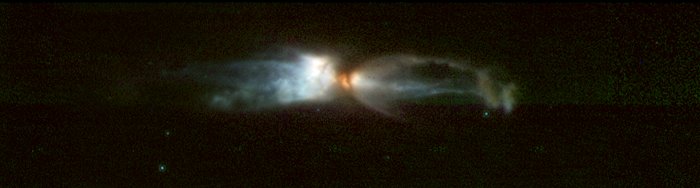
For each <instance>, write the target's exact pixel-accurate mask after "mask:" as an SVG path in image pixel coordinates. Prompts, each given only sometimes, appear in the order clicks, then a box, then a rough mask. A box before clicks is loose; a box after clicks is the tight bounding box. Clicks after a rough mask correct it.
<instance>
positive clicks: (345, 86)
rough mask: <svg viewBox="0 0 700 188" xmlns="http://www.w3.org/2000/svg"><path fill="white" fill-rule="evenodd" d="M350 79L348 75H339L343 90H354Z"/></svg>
mask: <svg viewBox="0 0 700 188" xmlns="http://www.w3.org/2000/svg"><path fill="white" fill-rule="evenodd" d="M348 77H349V76H348V74H347V73H341V74H340V75H338V80H339V81H340V86H342V87H343V89H345V91H350V90H352V86H351V85H350V79H349V78H348Z"/></svg>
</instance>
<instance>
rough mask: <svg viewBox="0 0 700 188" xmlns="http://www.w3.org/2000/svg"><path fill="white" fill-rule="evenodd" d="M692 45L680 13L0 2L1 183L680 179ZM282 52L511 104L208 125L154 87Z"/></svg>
mask: <svg viewBox="0 0 700 188" xmlns="http://www.w3.org/2000/svg"><path fill="white" fill-rule="evenodd" d="M699 46H700V6H698V5H697V4H429V3H422V4H410V3H388V4H375V3H372V4H368V3H365V4H330V3H328V4H255V3H249V4H180V3H167V4H166V3H164V4H145V3H139V4H0V104H2V108H0V141H2V144H0V149H1V150H2V151H3V152H2V153H0V159H2V160H0V174H11V175H10V176H3V175H0V185H2V184H4V183H7V182H8V181H6V180H10V181H9V183H10V184H11V185H16V186H20V187H21V186H22V185H25V186H29V185H41V184H42V183H45V185H50V186H57V185H65V186H69V187H75V186H76V185H83V186H85V185H87V186H99V185H112V186H115V185H122V186H125V187H129V186H131V187H133V186H136V187H142V186H146V185H152V186H146V187H154V186H158V185H160V186H168V185H170V186H174V187H182V186H185V187H187V185H191V186H196V185H219V186H222V185H223V186H226V187H229V186H231V185H232V186H240V185H268V186H270V185H271V186H275V185H289V184H288V183H290V182H292V183H293V182H297V183H300V184H301V185H317V186H319V185H320V186H328V185H330V186H333V185H341V186H342V185H345V186H348V185H350V186H353V185H354V186H367V185H369V186H372V185H394V186H395V185H399V186H403V185H406V187H410V186H428V187H430V186H431V185H434V186H437V187H449V186H448V185H453V186H457V187H459V186H463V185H469V186H468V187H470V186H476V187H480V186H486V187H489V186H496V187H499V186H507V185H510V186H521V187H527V185H531V186H534V185H538V186H536V187H542V186H541V185H548V186H551V185H565V186H566V185H584V186H585V185H589V186H591V185H592V186H596V187H610V186H613V187H615V186H626V185H631V186H633V187H634V186H638V185H652V186H653V185H654V184H650V183H651V182H654V181H655V180H656V179H660V180H661V181H663V182H661V183H659V184H658V185H671V186H673V185H685V184H688V185H695V184H697V177H699V176H698V174H700V173H699V171H698V169H700V168H697V164H698V163H697V162H695V161H696V160H697V158H698V157H697V156H698V155H700V154H699V153H698V152H699V151H700V150H698V149H697V146H698V145H699V144H700V137H698V135H700V134H698V132H699V131H698V130H697V127H698V126H697V122H698V119H697V118H698V117H697V112H698V109H697V107H695V106H697V104H699V103H700V90H698V88H700V77H699V74H698V71H700V62H698V58H699V57H700V48H699ZM280 48H282V49H284V48H298V49H304V50H310V51H330V52H333V53H334V54H337V55H338V56H339V59H341V60H342V63H343V65H344V67H343V68H345V69H351V68H353V67H354V66H357V65H358V64H360V63H362V62H365V61H367V60H369V59H372V58H376V57H379V56H383V55H390V54H394V53H405V54H414V55H424V56H433V57H440V58H451V59H466V60H469V61H470V62H471V63H472V64H474V65H477V66H482V67H490V68H493V69H494V71H495V72H502V73H503V74H501V75H499V77H500V78H501V79H505V80H512V81H514V82H515V83H516V85H517V86H518V87H519V92H520V93H519V98H518V101H519V102H520V106H518V108H516V111H515V112H514V113H513V114H511V115H510V116H499V115H496V114H495V113H494V115H492V117H486V116H483V117H482V113H481V112H482V111H480V110H482V108H481V107H478V106H477V107H475V106H459V105H458V106H439V105H438V106H431V105H430V104H428V105H424V106H419V107H415V108H411V109H412V110H414V111H412V112H415V114H417V115H416V116H415V117H412V118H413V119H411V120H409V121H414V122H410V123H406V122H398V121H395V120H394V119H391V118H386V117H384V116H382V115H381V114H378V113H373V112H372V111H371V110H368V109H365V108H363V107H362V106H354V107H347V108H338V107H337V106H334V105H310V106H303V105H302V106H300V107H299V106H297V107H294V108H290V109H288V110H284V109H283V110H278V111H274V112H270V113H259V114H256V113H240V114H237V113H210V112H208V111H200V109H193V108H189V107H191V106H193V105H194V106H196V105H198V104H199V103H200V102H201V101H198V100H195V99H197V97H200V96H198V94H201V91H203V90H205V89H206V88H202V87H200V86H198V85H196V84H189V83H186V82H182V80H180V79H163V77H161V73H162V72H163V71H171V70H178V69H180V68H183V67H185V66H186V65H188V64H200V63H204V64H206V63H211V62H227V61H232V60H241V59H247V58H251V57H259V56H260V55H261V54H263V55H269V53H270V52H277V51H279V49H280ZM266 53H268V54H266ZM341 102H343V101H341ZM339 103H340V102H339ZM589 104H591V105H599V106H594V107H591V106H588V105H589ZM541 105H544V107H543V106H541ZM556 105H561V106H556ZM618 105H623V106H624V105H631V106H632V108H628V107H629V106H625V107H619V106H618ZM640 105H650V106H652V107H649V106H645V107H641V106H640ZM656 105H660V107H659V106H656ZM174 106H180V107H184V108H173V107H174ZM338 106H341V105H338ZM601 106H602V107H601ZM678 106H686V107H688V106H690V107H688V108H676V107H678ZM162 166H163V167H167V169H161V167H162ZM3 169H9V171H12V173H2V172H4V171H2V170H3ZM298 176H302V177H301V178H299V177H298ZM533 177H534V178H533ZM357 180H362V181H357ZM440 180H445V181H453V180H454V181H455V182H457V183H455V184H447V183H445V182H440ZM42 181H43V182H42ZM270 182H272V183H270ZM324 182H325V183H329V184H323V183H324ZM12 183H16V184H12ZM22 183H26V184H22ZM664 183H665V184H664ZM10 187H15V186H10Z"/></svg>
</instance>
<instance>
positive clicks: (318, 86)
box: [179, 54, 336, 111]
mask: <svg viewBox="0 0 700 188" xmlns="http://www.w3.org/2000/svg"><path fill="white" fill-rule="evenodd" d="M179 74H180V75H183V76H186V77H189V78H191V79H193V80H195V81H197V82H199V83H201V84H205V85H207V86H210V88H211V89H210V90H211V91H209V92H207V93H206V94H204V100H205V102H206V103H208V106H209V107H211V108H214V109H218V110H230V111H254V110H265V109H270V108H274V107H279V106H284V105H289V104H294V103H298V102H308V101H327V100H329V99H331V98H332V93H333V86H334V85H336V83H335V82H336V80H335V79H336V72H335V62H334V60H333V59H332V58H330V57H327V56H318V55H312V54H301V55H299V56H298V57H295V58H292V59H284V60H264V61H243V62H231V63H223V64H208V65H190V66H188V67H186V68H185V69H184V70H182V71H180V72H179Z"/></svg>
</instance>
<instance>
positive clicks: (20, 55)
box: [0, 3, 700, 105]
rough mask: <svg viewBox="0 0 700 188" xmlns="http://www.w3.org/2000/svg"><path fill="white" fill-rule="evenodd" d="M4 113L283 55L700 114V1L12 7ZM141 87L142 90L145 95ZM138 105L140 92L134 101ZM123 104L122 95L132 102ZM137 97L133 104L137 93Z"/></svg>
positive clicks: (554, 100)
mask: <svg viewBox="0 0 700 188" xmlns="http://www.w3.org/2000/svg"><path fill="white" fill-rule="evenodd" d="M2 10H3V11H2V12H3V13H2V20H1V21H2V22H0V24H2V25H3V27H2V33H3V34H2V44H3V45H2V51H3V52H4V53H3V56H2V59H3V67H5V68H3V71H4V73H3V80H4V81H5V82H8V83H13V84H7V85H5V86H3V87H4V88H3V89H2V91H3V96H4V97H3V99H2V101H3V102H5V103H17V102H18V103H34V102H38V101H41V102H39V103H72V102H98V103H99V102H104V101H102V100H104V99H105V97H109V95H111V94H110V93H111V92H120V91H108V90H115V87H117V88H116V90H119V88H118V87H124V88H121V89H124V90H136V91H133V92H132V93H144V92H145V93H149V91H147V90H148V87H151V86H148V85H147V84H146V85H143V84H145V83H142V82H149V79H151V77H153V76H154V74H155V73H154V72H158V70H161V69H166V68H172V67H177V66H178V65H182V64H188V63H196V62H208V61H225V60H232V59H237V58H238V59H240V58H248V57H251V56H252V55H253V54H257V53H262V52H265V51H266V50H270V49H271V48H275V47H296V48H301V49H311V50H314V49H323V50H332V51H335V52H338V54H341V55H342V56H343V57H342V58H343V60H344V61H345V62H344V63H345V64H347V65H350V66H351V65H352V64H356V63H358V62H362V61H363V60H366V59H368V58H372V57H376V56H378V55H385V54H391V53H414V54H419V55H429V56H438V57H447V58H459V59H468V60H471V61H473V62H474V63H475V64H478V65H484V66H492V67H496V68H499V69H503V70H504V71H505V72H507V73H508V74H505V75H507V76H508V78H509V79H512V80H514V81H516V82H517V83H518V84H519V85H520V88H521V94H522V97H521V101H522V102H523V103H545V104H652V105H660V104H663V105H670V104H697V103H698V102H700V98H699V97H698V96H700V95H699V94H698V93H697V89H695V88H698V86H699V85H698V84H700V83H699V82H698V81H699V80H698V79H699V78H698V77H697V74H696V73H697V71H698V66H699V63H697V56H698V54H699V53H698V48H697V46H698V41H700V24H699V23H700V22H698V21H697V20H700V19H699V18H700V14H699V11H700V7H699V6H697V5H694V4H539V5H538V4H404V3H390V4H172V3H171V4H4V5H3V6H2ZM144 89H145V90H144ZM134 95H137V94H134ZM124 97H127V96H124ZM136 98H138V97H136Z"/></svg>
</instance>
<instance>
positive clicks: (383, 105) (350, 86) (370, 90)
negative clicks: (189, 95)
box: [177, 52, 516, 117]
mask: <svg viewBox="0 0 700 188" xmlns="http://www.w3.org/2000/svg"><path fill="white" fill-rule="evenodd" d="M340 63H342V62H341V60H339V59H337V58H334V57H332V56H330V55H323V54H314V53H303V52H300V53H296V54H295V55H293V56H292V57H286V58H271V59H262V60H247V61H233V62H229V63H218V64H205V65H194V64H192V65H189V66H187V67H185V68H184V69H182V70H178V71H177V72H178V75H182V76H187V77H188V78H190V79H192V80H194V81H196V82H197V83H198V84H202V85H206V86H207V88H208V89H207V91H206V92H205V93H203V94H202V95H201V96H202V101H203V103H205V104H204V105H207V106H208V107H209V108H211V109H215V110H221V111H230V112H249V111H260V110H271V109H279V108H283V107H287V106H290V105H295V104H303V103H309V102H324V103H332V102H333V100H334V99H337V98H340V97H342V96H351V97H352V98H353V99H354V100H355V101H357V102H358V103H360V104H362V105H364V106H366V107H368V108H370V109H373V110H375V111H377V112H379V113H382V114H384V115H387V116H393V117H401V116H403V115H404V114H403V111H402V110H401V106H402V105H404V104H413V103H416V102H417V101H421V100H426V99H435V98H438V99H440V100H443V101H448V103H449V104H450V105H474V104H478V105H482V106H483V107H484V108H488V109H490V110H500V111H502V112H504V113H506V114H508V113H510V112H511V111H512V110H513V108H514V107H515V104H516V99H515V98H514V92H515V90H516V86H515V85H514V84H513V83H512V82H505V81H501V80H497V79H495V77H494V75H491V73H490V71H489V70H488V69H483V68H475V67H472V66H470V65H469V64H468V62H461V61H455V60H449V59H442V58H432V57H420V56H416V55H407V54H399V55H387V56H382V57H377V58H374V59H371V60H369V61H367V62H362V63H360V64H359V66H356V67H355V68H354V69H351V70H349V71H340V70H338V67H339V65H340ZM456 98H459V99H461V100H452V99H456ZM464 99H468V100H464ZM477 113H482V112H477Z"/></svg>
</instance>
